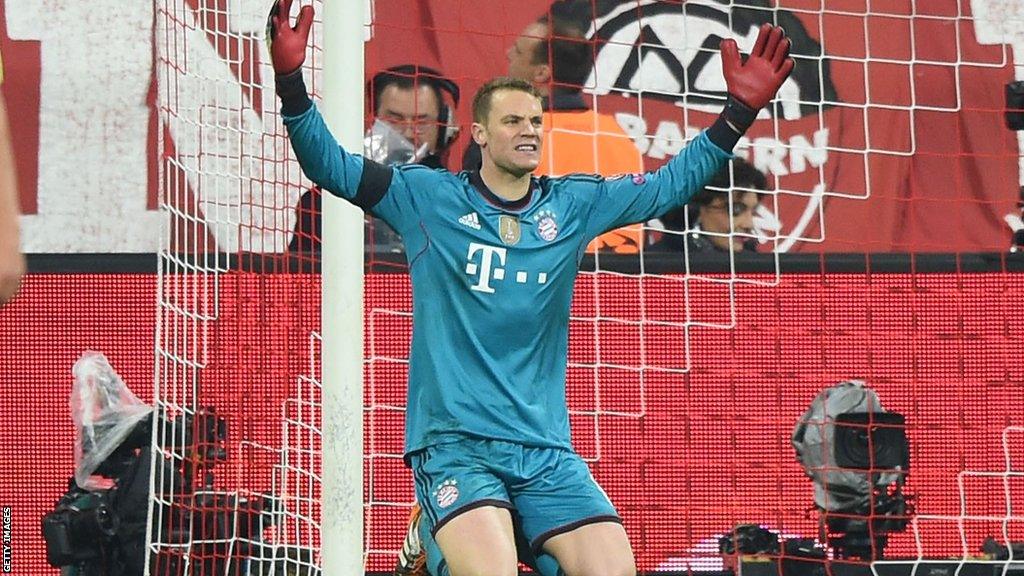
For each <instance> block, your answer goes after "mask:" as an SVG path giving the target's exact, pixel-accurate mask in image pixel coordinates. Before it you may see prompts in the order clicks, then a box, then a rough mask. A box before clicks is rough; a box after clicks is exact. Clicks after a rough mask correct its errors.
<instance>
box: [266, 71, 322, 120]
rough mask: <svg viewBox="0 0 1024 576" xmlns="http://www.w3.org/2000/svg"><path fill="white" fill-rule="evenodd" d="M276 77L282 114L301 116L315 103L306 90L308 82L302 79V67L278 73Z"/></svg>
mask: <svg viewBox="0 0 1024 576" xmlns="http://www.w3.org/2000/svg"><path fill="white" fill-rule="evenodd" d="M275 79H276V81H277V95H278V97H280V98H281V115H282V116H299V115H301V114H302V113H303V112H305V111H306V110H309V108H310V107H311V106H312V105H313V101H312V100H310V99H309V94H308V93H307V91H306V82H305V80H303V79H302V68H298V69H297V70H295V71H294V72H289V73H288V74H284V75H278V76H277V77H276V78H275Z"/></svg>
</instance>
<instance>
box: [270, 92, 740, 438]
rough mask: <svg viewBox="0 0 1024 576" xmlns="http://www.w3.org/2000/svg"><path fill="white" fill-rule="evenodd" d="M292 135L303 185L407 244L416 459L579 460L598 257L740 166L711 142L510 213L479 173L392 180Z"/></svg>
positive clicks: (418, 171)
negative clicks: (576, 384)
mask: <svg viewBox="0 0 1024 576" xmlns="http://www.w3.org/2000/svg"><path fill="white" fill-rule="evenodd" d="M284 121H285V125H286V126H287V128H288V134H289V137H290V139H291V142H292V146H293V148H294V149H295V154H296V156H297V157H298V160H299V163H300V164H301V166H302V169H303V171H304V172H305V173H306V175H307V176H308V177H309V178H310V179H311V180H313V181H314V182H315V183H317V184H318V185H320V186H321V187H322V188H323V189H324V190H327V191H329V192H330V193H332V194H335V195H336V196H340V197H342V198H345V199H346V200H348V201H350V202H352V203H354V204H356V205H358V206H360V207H361V208H363V209H364V210H368V211H370V212H372V213H373V214H374V215H376V216H378V217H380V218H382V219H384V220H385V221H386V222H387V223H388V224H390V225H391V226H392V227H393V228H394V229H395V231H397V232H398V233H399V234H401V236H402V239H403V241H404V242H405V248H406V255H407V258H408V262H409V274H410V276H411V279H412V293H413V296H412V298H413V336H412V351H411V355H410V359H409V392H408V410H407V412H406V420H405V424H406V429H405V450H406V453H407V454H408V453H412V452H415V451H417V450H420V449H422V448H425V447H428V446H432V445H436V444H441V443H445V442H449V441H455V440H457V439H459V438H460V437H464V436H475V437H481V438H489V439H498V440H506V441H510V442H517V443H520V444H524V445H529V446H550V447H562V448H568V449H571V443H570V436H569V415H568V409H567V406H566V398H565V375H566V362H567V355H568V340H569V308H570V303H571V301H572V295H573V285H574V284H575V280H576V274H577V270H578V267H579V262H580V259H581V258H582V256H583V254H584V251H585V249H586V246H587V244H588V243H589V242H590V241H591V240H592V239H593V238H594V237H596V236H597V235H599V234H601V233H603V232H606V231H608V230H611V229H614V228H618V227H620V226H623V225H625V224H630V223H635V222H641V221H646V220H647V219H649V218H653V217H656V216H658V215H661V214H663V213H664V212H666V211H667V210H669V209H670V208H673V207H675V206H678V205H680V204H683V203H685V202H686V201H687V200H689V199H690V197H692V196H693V195H694V194H695V193H696V192H698V191H699V190H701V188H702V187H703V186H704V184H705V182H706V181H707V180H709V179H710V178H711V177H712V176H713V175H714V174H715V172H717V171H718V170H719V169H720V168H721V167H722V165H723V164H724V162H725V161H726V160H727V159H728V158H730V156H731V155H730V154H729V153H727V152H725V151H723V150H722V149H721V148H719V147H718V146H716V145H715V144H714V143H712V142H711V141H710V140H709V139H708V138H707V135H706V134H705V133H701V135H700V136H698V137H697V138H696V139H695V140H694V141H692V142H691V143H690V144H689V145H688V146H687V147H686V148H685V149H684V150H683V151H682V152H681V153H680V154H678V155H677V156H676V157H675V158H673V159H672V160H671V161H669V162H668V163H667V164H666V165H665V166H663V167H662V168H661V169H659V170H657V171H655V172H650V173H646V174H633V175H626V176H622V177H618V178H609V179H606V178H601V177H596V176H585V175H577V176H565V177H559V178H547V177H542V178H534V179H533V181H532V184H531V189H530V193H529V194H528V195H527V196H526V197H525V198H523V199H522V201H520V202H512V203H509V202H503V201H502V200H501V199H500V198H498V197H497V196H496V195H495V194H493V193H492V192H491V191H490V190H489V189H488V188H487V186H486V185H485V184H484V182H483V181H482V179H481V178H480V175H479V173H477V172H460V173H458V174H453V173H451V172H447V171H445V170H432V169H429V168H425V167H422V166H416V165H408V166H401V167H395V168H387V167H384V166H382V165H380V164H377V163H375V162H372V161H370V160H366V159H364V158H363V157H361V156H359V155H355V154H350V153H348V152H346V151H345V150H343V149H342V148H341V147H340V146H339V145H338V143H337V142H336V141H335V139H334V138H333V137H332V136H331V134H330V133H329V132H328V130H327V127H326V125H325V124H324V122H323V119H322V118H321V116H320V114H319V112H317V110H316V108H315V107H311V108H309V109H308V110H306V111H305V112H304V113H302V114H300V115H299V116H295V117H285V120H284Z"/></svg>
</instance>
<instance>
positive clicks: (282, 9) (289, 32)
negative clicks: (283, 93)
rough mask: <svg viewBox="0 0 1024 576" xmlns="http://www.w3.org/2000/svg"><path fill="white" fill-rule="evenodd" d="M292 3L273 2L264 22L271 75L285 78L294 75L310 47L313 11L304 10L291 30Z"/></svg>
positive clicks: (307, 8)
mask: <svg viewBox="0 0 1024 576" xmlns="http://www.w3.org/2000/svg"><path fill="white" fill-rule="evenodd" d="M291 9H292V0H275V2H274V5H273V6H272V7H271V8H270V16H269V17H268V18H267V44H268V46H269V47H270V60H271V61H272V62H273V63H274V72H275V73H276V74H277V75H278V76H285V75H288V74H291V73H292V72H295V71H296V70H298V69H299V68H300V67H302V63H303V62H304V61H305V60H306V45H307V44H308V43H309V29H310V27H312V25H313V7H312V6H303V7H302V8H301V9H300V10H299V17H298V18H297V19H296V21H295V27H294V28H292V27H291V22H290V18H289V14H291Z"/></svg>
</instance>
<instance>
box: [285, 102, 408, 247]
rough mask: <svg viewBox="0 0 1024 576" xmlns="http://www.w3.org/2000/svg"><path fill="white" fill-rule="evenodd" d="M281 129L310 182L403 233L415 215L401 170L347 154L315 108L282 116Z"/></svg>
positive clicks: (311, 107) (356, 155)
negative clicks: (285, 131) (295, 114)
mask: <svg viewBox="0 0 1024 576" xmlns="http://www.w3.org/2000/svg"><path fill="white" fill-rule="evenodd" d="M284 125H285V127H286V128H287V129H288V139H289V140H291V143H292V149H293V150H295V157H296V158H297V159H298V161H299V166H300V167H302V171H303V173H305V174H306V176H307V177H308V178H309V179H310V180H312V181H313V182H314V183H316V184H317V185H318V186H320V187H321V188H322V189H324V190H326V191H328V192H330V193H331V194H334V195H335V196H338V197H340V198H344V199H345V200H348V201H349V202H351V203H353V204H355V205H356V206H358V207H360V208H362V209H363V210H364V211H367V212H372V213H374V214H375V215H377V216H379V217H380V218H383V219H384V221H385V222H387V223H388V224H389V225H390V226H391V227H392V228H394V229H395V230H396V231H397V232H398V233H399V234H402V233H403V231H404V230H405V224H406V223H407V222H406V220H410V219H412V217H413V216H414V215H415V214H416V206H415V202H414V198H413V195H412V193H411V191H410V187H409V185H408V178H406V177H405V174H404V173H403V172H404V171H403V170H399V169H395V168H389V167H387V166H383V165H381V164H378V163H377V162H374V161H372V160H367V159H365V158H363V157H362V156H360V155H358V154H352V153H350V152H348V151H346V150H345V149H344V148H342V147H341V145H339V144H338V142H337V140H335V139H334V136H333V135H332V134H331V132H330V130H328V129H327V124H326V123H324V119H323V117H322V116H321V115H320V112H319V111H318V110H317V109H316V106H310V107H309V108H308V109H306V111H305V112H302V113H301V114H299V115H298V116H284ZM403 216H404V217H403Z"/></svg>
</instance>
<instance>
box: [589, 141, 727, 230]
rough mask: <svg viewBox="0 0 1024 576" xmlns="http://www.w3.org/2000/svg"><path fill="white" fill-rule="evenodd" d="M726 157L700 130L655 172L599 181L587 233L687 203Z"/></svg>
mask: <svg viewBox="0 0 1024 576" xmlns="http://www.w3.org/2000/svg"><path fill="white" fill-rule="evenodd" d="M730 158H732V154H730V153H729V152H726V151H725V150H722V149H721V148H719V147H718V146H716V145H715V144H714V143H712V142H711V140H709V139H708V136H707V133H706V132H701V133H700V135H699V136H697V138H696V139H694V140H693V141H692V142H690V143H689V144H688V145H687V146H686V147H685V148H684V149H683V150H682V151H681V152H680V153H679V154H677V155H676V156H675V157H674V158H672V159H671V160H669V161H668V162H667V163H666V164H665V165H664V166H662V167H661V168H659V169H658V170H657V171H655V172H648V173H646V174H637V175H632V176H631V175H626V176H624V177H620V178H613V179H606V180H601V181H599V182H598V183H597V193H596V194H595V195H594V196H593V197H592V204H591V206H590V216H589V217H588V218H587V232H588V234H589V235H590V236H591V237H596V236H598V235H600V234H602V233H604V232H607V231H608V230H612V229H615V228H619V227H620V226H625V225H626V224H633V223H636V222H644V221H647V220H649V219H651V218H654V217H656V216H660V215H662V214H664V213H665V212H668V211H669V210H671V209H672V208H675V207H676V206H681V205H683V204H685V203H687V202H689V200H690V198H692V197H693V196H694V195H695V194H696V193H697V192H700V190H701V189H703V188H704V185H705V184H707V182H708V181H709V180H711V178H712V177H714V175H715V174H716V173H717V172H718V171H719V170H720V169H721V168H722V166H723V165H724V164H725V162H726V161H727V160H729V159H730Z"/></svg>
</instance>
